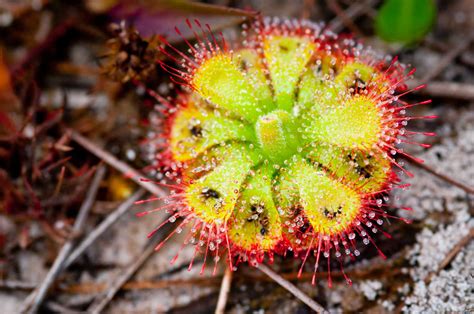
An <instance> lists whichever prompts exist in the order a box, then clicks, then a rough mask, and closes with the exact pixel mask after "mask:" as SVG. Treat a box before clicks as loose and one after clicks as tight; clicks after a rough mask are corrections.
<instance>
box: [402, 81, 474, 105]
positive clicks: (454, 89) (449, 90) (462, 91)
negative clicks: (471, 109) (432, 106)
mask: <svg viewBox="0 0 474 314" xmlns="http://www.w3.org/2000/svg"><path fill="white" fill-rule="evenodd" d="M421 84H422V83H421V81H419V80H411V81H409V82H408V87H409V88H415V87H417V86H420V85H421ZM417 92H419V93H420V94H424V95H428V96H431V97H445V98H453V99H462V100H474V84H468V83H454V82H442V81H431V82H429V84H427V85H426V87H424V88H422V89H419V90H417Z"/></svg>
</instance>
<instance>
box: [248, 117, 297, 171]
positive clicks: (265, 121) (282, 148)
mask: <svg viewBox="0 0 474 314" xmlns="http://www.w3.org/2000/svg"><path fill="white" fill-rule="evenodd" d="M255 132H256V138H257V141H258V144H259V145H260V147H261V149H262V151H263V152H264V154H265V157H266V158H267V159H269V160H271V161H273V162H275V163H279V164H281V163H283V162H284V161H285V160H286V159H288V158H289V157H291V156H292V155H293V154H295V153H296V151H297V149H298V146H299V145H300V139H299V136H298V132H297V131H296V126H295V123H294V120H293V118H292V117H291V115H290V114H289V113H288V112H286V111H284V110H275V111H272V112H271V113H268V114H266V115H263V116H260V117H259V118H258V120H257V122H256V124H255Z"/></svg>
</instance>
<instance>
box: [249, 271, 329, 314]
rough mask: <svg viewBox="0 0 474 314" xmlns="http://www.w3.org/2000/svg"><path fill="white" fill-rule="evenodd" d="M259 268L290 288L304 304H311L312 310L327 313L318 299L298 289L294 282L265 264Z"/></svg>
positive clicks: (283, 285)
mask: <svg viewBox="0 0 474 314" xmlns="http://www.w3.org/2000/svg"><path fill="white" fill-rule="evenodd" d="M258 269H259V270H260V271H262V272H263V273H265V275H267V276H268V277H270V278H272V279H273V280H274V281H275V282H276V283H278V284H279V285H280V286H282V287H283V288H285V289H286V290H288V291H289V292H290V293H291V294H293V295H294V296H295V297H297V298H298V299H300V300H301V301H302V302H303V303H304V304H306V305H307V306H309V307H310V308H311V309H312V310H314V311H316V312H317V313H327V311H326V310H325V309H324V308H323V307H322V306H321V305H319V304H318V303H316V301H314V300H313V299H311V298H310V297H309V296H308V295H307V294H306V293H304V292H303V291H301V290H300V289H298V288H297V287H296V286H295V285H294V284H292V283H291V282H289V281H288V280H286V279H285V278H283V277H282V276H280V275H278V274H277V273H275V272H274V271H273V270H271V269H270V268H269V267H267V266H265V265H264V264H260V265H259V266H258Z"/></svg>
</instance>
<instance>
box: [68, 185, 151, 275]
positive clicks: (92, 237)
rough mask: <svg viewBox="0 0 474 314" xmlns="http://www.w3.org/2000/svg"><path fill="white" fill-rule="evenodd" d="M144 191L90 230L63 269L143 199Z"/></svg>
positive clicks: (133, 196) (141, 190) (130, 198)
mask: <svg viewBox="0 0 474 314" xmlns="http://www.w3.org/2000/svg"><path fill="white" fill-rule="evenodd" d="M144 194H145V190H143V189H139V190H138V191H137V192H135V193H134V194H133V195H132V196H130V197H129V198H128V199H127V200H125V202H123V203H122V204H120V206H119V207H118V208H117V209H116V210H115V211H114V212H112V213H110V214H109V215H108V216H107V218H105V219H104V220H103V221H102V222H101V223H100V224H99V225H98V226H97V227H96V228H95V229H94V230H92V231H91V232H90V233H89V234H88V236H87V238H85V239H84V240H83V241H82V242H81V243H80V244H79V245H78V246H77V247H76V249H75V250H74V251H73V252H72V253H71V254H70V255H69V257H68V258H67V260H66V262H65V263H64V267H65V268H67V267H69V266H70V265H71V264H72V263H74V261H75V260H76V259H77V258H78V257H79V256H81V255H82V254H83V253H84V251H85V250H86V249H87V248H88V247H89V246H91V244H93V243H94V242H95V241H96V240H97V238H98V237H100V236H101V235H102V234H103V233H104V232H105V231H106V230H107V229H108V228H109V227H110V226H112V225H113V224H114V223H115V222H116V221H117V220H118V219H119V218H120V217H122V215H123V214H125V213H126V212H127V210H128V209H129V208H130V206H132V205H133V204H134V203H135V202H136V201H138V200H139V199H140V198H142V197H143V195H144Z"/></svg>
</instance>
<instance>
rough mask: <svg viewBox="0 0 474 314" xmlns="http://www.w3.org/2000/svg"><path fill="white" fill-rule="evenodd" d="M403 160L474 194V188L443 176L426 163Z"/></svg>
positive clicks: (408, 159)
mask: <svg viewBox="0 0 474 314" xmlns="http://www.w3.org/2000/svg"><path fill="white" fill-rule="evenodd" d="M403 159H405V160H407V161H409V162H410V163H411V164H412V165H414V166H416V167H418V168H421V169H423V170H425V171H427V172H429V173H431V174H432V175H434V176H435V177H438V178H440V179H441V180H443V181H446V182H447V183H449V184H451V185H454V186H456V187H458V188H460V189H462V190H464V191H466V192H467V193H469V194H474V188H473V187H470V186H467V185H465V184H464V183H462V182H459V181H456V180H454V179H453V178H451V177H448V176H447V175H445V174H442V173H440V172H438V171H436V170H434V169H433V168H431V167H430V166H428V165H426V164H425V163H419V162H417V161H415V160H413V159H411V158H409V157H406V156H404V157H403Z"/></svg>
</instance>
